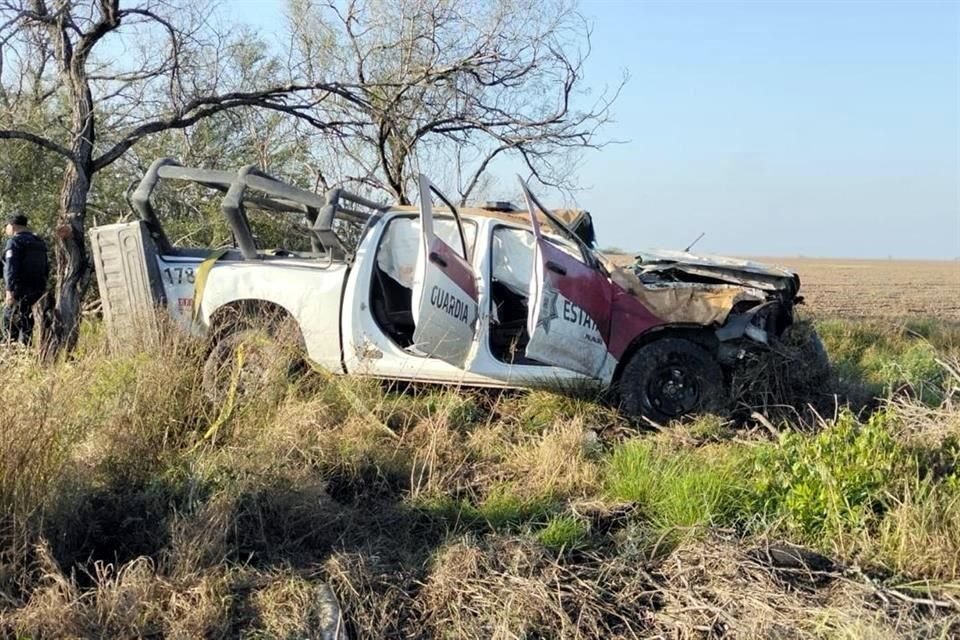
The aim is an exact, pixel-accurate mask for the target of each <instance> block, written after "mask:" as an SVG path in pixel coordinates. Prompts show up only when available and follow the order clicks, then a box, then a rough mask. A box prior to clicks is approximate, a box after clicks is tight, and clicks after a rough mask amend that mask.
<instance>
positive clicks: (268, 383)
mask: <svg viewBox="0 0 960 640" xmlns="http://www.w3.org/2000/svg"><path fill="white" fill-rule="evenodd" d="M285 338H286V336H285V334H283V333H278V331H276V330H271V329H270V328H268V327H256V326H249V325H246V326H244V325H240V326H236V327H235V328H234V329H233V330H232V331H229V332H225V333H223V334H221V335H220V336H219V338H218V339H217V341H216V343H215V344H214V345H213V348H212V349H211V350H210V353H209V354H208V355H207V359H206V361H205V362H204V365H203V393H204V395H205V396H206V398H207V399H208V400H209V401H210V402H212V403H214V404H220V403H223V402H225V401H228V400H230V399H231V397H232V401H233V402H238V401H240V400H246V399H249V398H252V397H258V396H259V397H263V399H269V397H271V396H273V395H274V394H276V393H279V392H282V391H283V389H284V387H285V385H286V383H287V382H288V381H289V380H290V377H291V376H292V375H293V374H295V373H296V372H297V371H299V370H301V369H302V364H303V362H304V359H303V350H302V346H301V345H300V343H299V342H298V341H295V340H290V339H285Z"/></svg>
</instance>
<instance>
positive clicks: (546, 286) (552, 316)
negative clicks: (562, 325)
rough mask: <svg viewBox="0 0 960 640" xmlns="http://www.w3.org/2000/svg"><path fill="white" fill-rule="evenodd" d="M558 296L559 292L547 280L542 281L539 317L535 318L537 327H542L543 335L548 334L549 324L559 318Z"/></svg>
mask: <svg viewBox="0 0 960 640" xmlns="http://www.w3.org/2000/svg"><path fill="white" fill-rule="evenodd" d="M559 295H560V292H559V291H557V290H556V289H554V288H553V286H552V285H551V284H550V281H549V280H546V281H544V283H543V296H542V297H541V306H540V316H539V317H538V318H537V326H538V327H543V332H544V333H550V323H552V322H553V321H554V320H556V319H557V318H559V317H560V316H559V315H557V299H558V297H559Z"/></svg>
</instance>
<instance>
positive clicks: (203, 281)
mask: <svg viewBox="0 0 960 640" xmlns="http://www.w3.org/2000/svg"><path fill="white" fill-rule="evenodd" d="M229 250H230V248H229V247H224V248H223V249H217V250H216V251H214V252H213V253H211V254H210V255H209V256H207V259H206V260H204V261H203V262H201V263H200V267H199V268H198V269H197V275H196V278H195V280H194V282H193V321H194V322H196V321H197V318H199V317H200V301H201V300H203V290H204V288H206V286H207V276H208V275H210V270H211V269H213V265H214V264H215V263H216V262H217V260H219V259H220V258H222V257H223V256H224V255H225V254H226V253H227V251H229Z"/></svg>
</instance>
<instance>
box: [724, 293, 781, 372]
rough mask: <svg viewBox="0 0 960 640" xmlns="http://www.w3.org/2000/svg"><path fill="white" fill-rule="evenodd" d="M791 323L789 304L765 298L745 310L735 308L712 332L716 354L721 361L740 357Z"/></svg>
mask: <svg viewBox="0 0 960 640" xmlns="http://www.w3.org/2000/svg"><path fill="white" fill-rule="evenodd" d="M792 324H793V304H792V303H790V302H785V301H783V300H769V301H767V302H763V303H761V304H758V305H755V306H752V307H749V308H747V309H735V310H734V311H733V312H731V313H730V315H729V316H727V321H726V322H725V323H724V324H723V326H722V327H720V328H718V329H717V330H716V332H715V335H716V337H717V340H718V341H719V343H720V344H719V347H718V350H717V355H718V358H719V360H720V361H721V362H722V363H724V364H733V363H735V362H737V361H738V360H740V359H742V358H743V356H744V355H746V353H747V351H749V350H752V349H757V348H762V347H765V346H769V345H770V343H771V342H772V341H774V340H775V339H777V338H779V337H780V336H781V335H782V334H783V332H784V331H786V329H787V327H789V326H790V325H792Z"/></svg>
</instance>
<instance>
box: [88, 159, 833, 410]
mask: <svg viewBox="0 0 960 640" xmlns="http://www.w3.org/2000/svg"><path fill="white" fill-rule="evenodd" d="M161 181H180V182H186V183H193V184H197V185H200V186H202V187H206V188H209V189H212V190H214V191H217V192H219V193H221V194H223V195H222V199H221V200H220V209H221V211H222V213H223V216H224V218H225V220H226V222H227V226H228V228H229V230H230V232H231V234H232V236H233V242H232V245H231V246H228V247H221V248H219V249H211V248H210V247H205V248H204V247H179V246H174V244H173V243H171V242H170V239H169V237H168V236H167V234H166V232H165V231H164V228H163V224H162V223H161V220H160V216H159V215H158V211H157V203H156V190H157V186H158V185H159V184H160V182H161ZM519 183H520V188H521V191H522V193H523V194H524V200H525V206H522V207H517V206H515V205H513V204H512V203H504V202H494V203H488V204H487V205H486V206H479V207H457V206H455V205H454V204H453V203H452V201H451V200H450V199H449V198H447V197H445V196H444V195H443V194H442V193H441V191H440V190H439V189H438V188H437V187H436V186H435V185H433V184H432V183H431V182H430V180H429V178H427V177H426V176H424V175H421V176H420V177H419V184H418V187H419V204H418V205H417V206H408V205H392V204H382V203H378V202H374V201H372V200H370V199H368V198H364V197H362V196H359V195H356V194H353V193H350V192H349V191H346V190H344V189H333V190H330V191H328V192H327V193H325V194H323V195H319V194H316V193H313V192H310V191H307V190H304V189H301V188H299V187H296V186H293V185H291V184H287V183H286V182H283V181H281V180H278V179H276V178H274V177H272V176H270V175H268V174H267V173H265V172H263V171H261V170H259V169H258V168H256V167H255V166H253V165H247V166H245V167H242V168H240V169H239V170H237V171H234V172H231V171H222V170H215V169H199V168H191V167H184V166H182V165H180V164H179V163H177V162H176V161H174V160H171V159H168V158H161V159H158V160H156V161H155V162H154V163H153V164H152V165H151V166H150V168H149V170H148V171H147V172H146V174H145V175H144V177H143V179H142V180H141V181H140V183H139V185H138V186H137V188H136V189H135V190H134V191H133V193H132V194H131V196H130V198H129V200H130V205H131V207H132V208H133V209H134V211H135V212H136V213H137V215H138V217H139V219H138V220H136V221H134V222H127V223H118V224H111V225H105V226H97V227H94V228H93V229H91V230H90V239H91V245H92V255H93V260H94V266H95V269H96V274H97V282H98V285H99V288H100V295H101V300H102V302H103V304H102V309H103V315H104V320H105V323H106V325H107V329H108V332H109V335H110V337H111V341H114V340H124V339H125V338H127V336H128V335H129V336H130V337H131V338H135V334H130V333H126V332H142V331H143V330H144V327H149V326H153V325H152V323H150V322H144V321H143V320H144V319H147V318H149V317H151V316H153V315H154V314H155V313H156V311H157V309H158V308H165V310H166V312H167V313H168V315H170V316H171V317H173V318H174V319H175V320H176V321H177V322H178V323H179V324H181V325H182V326H183V328H184V329H187V330H188V331H190V332H192V333H195V334H198V335H206V336H207V337H208V340H209V342H210V350H209V356H208V361H207V364H206V366H205V369H204V372H205V373H204V386H205V388H206V387H208V386H211V388H212V387H215V386H216V384H219V382H217V380H216V379H214V378H215V376H212V375H211V376H208V375H207V374H208V373H209V371H214V372H216V371H219V370H221V369H222V368H223V367H225V366H229V365H230V362H231V356H232V354H234V351H236V350H237V349H240V348H241V346H243V344H244V342H243V341H244V340H247V339H249V338H251V336H252V335H253V333H256V332H260V334H258V335H259V338H258V339H257V340H256V341H254V342H253V344H258V345H263V344H268V343H270V341H271V340H273V341H274V343H276V340H275V339H274V337H275V335H276V331H275V329H276V327H274V326H272V325H270V324H269V323H270V322H273V321H274V320H265V319H264V317H268V318H272V319H277V318H282V322H283V323H284V324H285V325H290V326H293V327H295V328H296V330H297V332H298V333H299V344H300V345H301V346H302V348H303V351H304V355H305V356H306V357H307V358H308V359H309V360H310V361H311V362H313V363H314V364H315V365H317V366H318V367H320V368H322V369H324V370H326V371H329V372H330V373H334V374H355V375H366V376H372V377H377V378H382V379H390V380H410V381H414V380H415V381H421V382H431V383H440V384H457V385H470V386H487V387H500V388H529V387H533V386H552V387H556V386H557V385H558V383H559V386H561V387H564V386H566V387H567V388H569V387H570V384H568V383H573V386H578V385H580V384H581V383H584V384H589V385H595V386H597V387H601V388H609V389H611V390H613V391H614V392H615V393H614V394H613V395H615V396H616V397H618V398H619V399H620V400H619V402H620V406H621V408H623V409H625V411H626V412H627V413H629V414H631V415H644V416H647V417H648V418H652V419H654V420H656V421H659V422H665V421H669V420H670V419H673V418H677V417H682V416H685V415H688V414H690V413H692V412H696V411H702V410H712V409H716V408H718V407H719V406H721V405H722V404H723V402H722V399H723V397H724V395H725V394H727V393H728V391H729V385H728V382H727V381H728V380H729V379H730V375H729V374H730V373H731V371H732V370H733V369H734V368H736V367H737V366H738V363H739V362H740V361H741V359H742V357H743V355H744V354H746V353H748V352H756V351H758V350H764V349H767V348H768V344H769V343H770V342H771V341H776V340H779V339H780V337H781V336H782V335H783V334H784V332H785V331H786V329H788V328H789V327H790V325H791V324H792V323H793V308H794V305H795V304H796V303H798V302H799V301H800V300H801V298H800V297H799V296H798V290H799V286H800V280H799V278H798V277H797V275H796V274H795V273H793V272H791V271H789V270H786V269H783V268H780V267H772V266H766V265H760V264H756V263H753V262H748V261H743V260H738V259H733V258H720V257H707V256H695V255H692V254H689V253H687V252H659V253H655V252H648V253H645V254H642V255H640V256H638V257H637V258H636V261H635V262H634V263H633V264H632V265H621V266H617V265H615V264H613V263H611V262H610V261H609V260H608V259H607V258H606V257H605V256H603V255H601V254H600V253H599V252H597V251H596V250H595V248H594V242H593V239H592V238H593V235H592V230H593V225H592V219H591V217H590V215H589V214H588V213H587V212H585V211H579V210H551V209H547V208H546V207H545V206H544V205H543V204H542V203H541V201H540V200H538V199H537V197H536V196H535V195H534V194H533V192H532V191H531V190H530V189H529V187H528V186H527V185H526V183H525V182H524V181H523V180H522V179H520V180H519ZM435 202H436V205H435V204H434V203H435ZM255 211H256V212H257V215H256V216H254V217H253V218H252V220H253V222H254V223H255V224H253V225H252V224H251V216H249V215H248V212H249V213H250V214H253V213H254V212H255ZM260 212H265V213H266V214H267V215H266V216H262V213H260ZM262 221H265V222H262ZM277 222H280V223H281V224H280V225H279V226H278V225H277ZM261 224H263V225H264V226H261ZM291 231H292V232H293V233H291ZM261 232H262V234H261V235H258V234H260V233H261ZM268 239H269V241H270V242H272V241H275V240H276V241H277V242H278V243H279V246H278V247H277V248H276V249H274V250H269V248H268V247H263V246H258V245H259V244H260V243H261V241H263V242H266V241H268ZM253 310H256V312H254V311H253ZM264 310H266V311H267V313H266V314H264V313H262V312H263V311H264ZM255 316H259V317H255ZM225 318H232V319H233V320H228V321H225ZM238 318H239V319H240V320H239V321H237V319H238ZM288 321H289V322H288ZM265 322H266V323H268V324H267V325H264V323H265ZM251 332H253V333H251ZM248 346H249V345H248ZM814 346H816V345H814ZM243 348H247V347H243ZM251 348H253V347H251ZM822 355H824V354H823V353H822V345H821V346H820V350H819V353H818V354H817V357H820V356H822ZM262 361H263V360H262V359H261V362H262ZM247 362H255V360H253V359H248V360H247ZM238 366H239V365H238ZM248 366H250V365H248ZM208 378H210V380H213V382H210V380H208ZM208 382H210V384H209V385H208ZM581 386H582V385H581ZM728 399H729V398H728Z"/></svg>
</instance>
